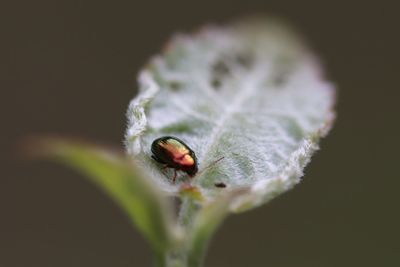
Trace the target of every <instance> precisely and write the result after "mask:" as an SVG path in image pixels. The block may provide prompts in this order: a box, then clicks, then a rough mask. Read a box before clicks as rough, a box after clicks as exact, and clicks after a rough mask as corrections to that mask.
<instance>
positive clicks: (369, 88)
mask: <svg viewBox="0 0 400 267" xmlns="http://www.w3.org/2000/svg"><path fill="white" fill-rule="evenodd" d="M0 10H1V11H0V12H1V14H0V25H1V26H0V27H2V29H1V32H0V34H1V39H0V51H1V55H0V78H1V84H0V88H1V89H0V92H1V98H0V100H1V103H0V108H1V110H0V111H1V112H0V119H1V126H0V127H1V128H0V137H1V138H0V148H1V161H0V162H1V165H0V166H1V169H0V170H1V176H0V266H1V267H23V266H34V267H54V266H56V267H70V266H71V267H72V266H73V267H80V266H82V267H89V266H93V267H94V266H96V267H102V266H104V267H110V266H115V267H128V266H130V267H132V266H150V262H151V255H150V252H149V250H148V247H147V244H146V243H145V241H144V240H143V239H142V238H141V236H140V235H139V233H138V232H137V231H136V230H135V229H132V228H131V226H130V224H129V221H128V219H127V218H126V217H125V215H124V214H122V212H121V211H120V210H119V209H118V208H117V207H116V205H114V203H113V202H111V201H110V200H109V199H108V198H106V197H105V196H104V195H103V194H102V192H100V191H98V190H97V189H96V188H95V187H93V186H92V185H91V184H89V183H88V182H87V181H86V180H84V179H83V178H82V177H81V176H80V175H78V174H76V173H75V172H73V171H70V170H68V169H65V168H63V167H62V166H58V165H53V164H51V163H43V162H42V163H33V162H27V161H21V160H20V159H19V158H18V157H17V156H16V155H15V153H14V151H15V149H14V146H15V142H16V141H17V140H18V139H20V138H21V137H24V136H26V135H29V134H35V133H36V134H37V133H39V134H40V133H53V134H61V135H66V136H79V137H84V138H87V139H90V140H95V141H100V142H104V143H108V144H113V145H116V146H122V145H121V143H122V138H123V133H124V129H125V121H126V119H125V115H124V114H125V110H126V107H127V105H128V102H129V100H130V99H131V98H132V97H133V96H134V94H135V88H136V84H135V75H136V73H137V72H138V70H139V69H140V67H141V66H142V65H143V64H144V63H145V62H146V60H147V59H148V58H149V56H151V55H153V54H155V53H157V52H158V51H159V50H160V49H161V47H162V45H163V43H164V42H165V41H166V40H167V39H168V37H169V36H170V35H171V34H172V33H173V32H175V31H190V30H193V29H194V28H196V27H198V26H199V25H202V24H204V23H207V22H224V21H227V20H229V19H231V18H235V17H238V16H242V15H247V14H251V13H258V12H268V13H270V14H273V15H277V16H281V17H283V18H285V19H287V20H289V21H290V22H292V23H293V24H294V25H295V26H297V28H298V29H299V30H300V31H302V32H303V33H304V35H305V36H306V37H307V38H308V40H309V41H310V43H311V44H312V46H313V47H314V50H316V51H317V52H318V53H319V54H320V55H321V57H322V58H323V60H324V62H325V66H326V69H327V70H328V75H329V76H330V78H331V79H332V80H333V81H334V82H335V83H336V84H337V86H338V88H339V90H340V94H339V103H338V110H339V119H338V121H337V124H336V125H335V128H334V130H333V132H332V133H331V134H330V135H329V137H328V138H326V139H324V140H323V143H322V150H321V151H320V152H319V153H317V155H316V156H315V157H314V159H313V161H312V163H311V165H310V166H309V167H308V168H307V169H306V176H305V179H304V181H303V182H302V183H301V184H300V185H299V186H297V187H296V188H295V190H293V191H291V192H289V193H287V194H285V195H283V196H281V197H280V198H278V199H276V200H274V201H273V202H272V203H270V204H269V205H266V206H264V207H262V208H259V209H257V210H254V211H252V212H248V213H246V214H243V215H240V216H232V217H230V219H229V220H228V221H227V222H226V223H225V224H224V227H222V228H221V229H220V230H219V232H218V234H217V235H216V238H215V239H214V242H213V243H212V245H211V247H210V250H209V255H208V258H207V266H214V267H236V266H237V267H239V266H240V267H244V266H250V267H253V266H273V267H291V266H296V267H302V266H304V267H313V266H315V267H317V266H318V267H320V266H326V267H330V266H332V267H338V266H340V267H347V266H349V267H355V266H363V267H367V266H371V267H372V266H373V267H376V266H400V255H399V254H400V245H399V225H400V220H399V197H398V195H399V185H400V177H399V170H398V166H399V142H398V140H397V139H398V138H399V136H400V135H399V130H400V127H399V108H398V106H399V96H400V94H399V83H398V80H399V60H400V57H399V55H400V54H399V47H400V42H399V41H400V38H399V25H400V24H399V22H400V20H399V19H398V17H399V12H398V11H399V6H398V5H396V4H395V1H393V2H389V1H375V3H373V2H372V1H342V2H341V1H326V2H324V1H317V0H316V1H311V0H304V1H290V0H273V1H259V2H257V1H251V0H246V1H241V2H239V1H237V2H233V1H218V2H217V1H211V0H210V1H193V2H189V1H185V2H183V1H182V2H181V3H179V2H176V1H159V2H152V1H145V2H135V1H124V2H122V1H118V2H117V1H109V2H105V1H92V2H85V1H66V0H65V1H48V2H43V1H28V0H26V1H12V2H11V1H9V3H7V2H6V1H2V2H1V7H0Z"/></svg>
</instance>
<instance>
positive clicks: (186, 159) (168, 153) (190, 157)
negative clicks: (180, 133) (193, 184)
mask: <svg viewBox="0 0 400 267" xmlns="http://www.w3.org/2000/svg"><path fill="white" fill-rule="evenodd" d="M151 152H152V153H153V155H152V156H151V157H152V158H153V159H154V160H155V161H157V162H159V163H161V164H165V167H164V168H173V169H174V177H173V178H172V182H174V183H175V180H176V172H177V171H183V172H186V173H187V174H188V175H189V176H190V177H193V176H195V175H196V173H197V172H198V166H197V158H196V155H195V153H194V151H193V150H192V149H191V148H190V147H189V146H188V145H186V144H185V143H184V142H183V141H182V140H179V139H178V138H176V137H172V136H163V137H160V138H157V139H156V140H154V141H153V143H152V144H151Z"/></svg>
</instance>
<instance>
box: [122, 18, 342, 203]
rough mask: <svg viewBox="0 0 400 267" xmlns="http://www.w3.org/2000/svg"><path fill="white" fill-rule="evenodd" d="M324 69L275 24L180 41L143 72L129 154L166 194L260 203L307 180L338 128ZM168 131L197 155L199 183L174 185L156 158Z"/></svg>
mask: <svg viewBox="0 0 400 267" xmlns="http://www.w3.org/2000/svg"><path fill="white" fill-rule="evenodd" d="M321 72H322V71H321V67H320V66H319V64H318V61H317V60H316V58H315V57H314V55H313V54H312V53H311V52H310V51H309V50H308V49H307V48H306V47H305V46H304V45H303V43H302V42H301V39H300V38H299V36H297V35H296V34H295V33H294V32H293V31H291V30H290V29H289V28H288V27H287V26H285V25H283V24H282V23H279V22H277V21H274V20H268V19H263V18H256V19H254V18H253V19H247V20H242V21H239V22H236V23H233V24H231V25H228V26H225V27H219V26H207V27H205V28H203V29H202V30H200V31H199V32H198V33H196V34H194V35H176V36H175V37H174V38H173V39H172V41H171V42H170V43H169V45H168V46H167V48H166V50H165V51H164V53H163V54H162V55H159V56H156V57H154V58H153V59H152V60H151V61H150V63H149V64H148V66H147V67H146V68H145V69H144V70H143V71H142V72H141V73H140V75H139V86H140V88H139V94H138V95H137V97H136V98H134V99H133V100H132V102H131V104H130V106H129V110H128V119H129V125H128V130H127V134H126V145H127V150H128V152H129V153H130V154H132V155H133V156H134V158H135V159H136V160H137V161H138V162H140V163H139V164H141V165H143V166H144V167H145V169H146V171H147V172H148V175H149V176H151V177H153V179H154V181H155V183H158V184H160V186H161V188H163V190H164V191H165V192H167V193H169V194H173V195H177V194H179V192H180V187H181V186H182V184H185V183H191V186H192V187H195V188H197V190H198V191H199V192H201V194H202V196H203V199H204V201H205V202H211V201H213V200H215V199H216V198H218V197H219V196H220V195H223V194H225V192H229V191H232V190H236V189H246V190H244V192H245V193H243V194H242V195H241V196H240V197H237V198H235V201H232V203H231V205H230V207H229V208H230V209H231V210H232V211H242V210H246V209H249V208H253V207H256V206H258V205H261V204H263V203H265V202H267V201H269V200H270V199H272V198H273V197H274V196H276V195H279V194H280V193H282V192H284V191H286V190H288V189H290V188H291V187H293V186H294V185H295V184H296V183H298V182H299V181H300V177H301V176H302V175H303V169H304V167H305V166H306V164H307V163H308V162H309V160H310V157H311V155H312V154H313V153H314V151H315V150H317V148H318V142H319V139H320V137H322V136H324V135H325V134H327V132H328V131H329V129H330V127H331V125H332V122H333V119H334V116H335V115H334V112H333V105H334V100H335V96H334V88H333V86H332V85H331V84H330V83H329V82H327V81H325V80H324V78H323V76H322V75H321ZM165 135H170V136H175V137H178V138H179V139H181V140H183V141H184V142H185V143H186V144H188V145H189V146H190V147H191V148H192V149H193V150H194V151H195V153H196V155H197V158H198V162H199V173H198V174H197V175H196V176H195V177H194V178H193V179H190V178H189V177H187V175H185V174H184V173H181V174H180V177H178V182H177V183H176V184H173V183H172V182H171V179H170V177H171V176H172V171H169V172H166V173H165V172H163V171H161V167H162V166H160V164H158V163H157V162H155V161H154V160H152V159H151V157H150V155H151V151H150V146H151V143H152V141H153V140H154V139H156V138H158V137H160V136H165ZM221 157H224V159H223V160H221V161H220V162H218V163H216V164H213V162H215V161H216V160H217V159H219V158H221ZM208 166H211V167H208ZM216 183H224V184H225V185H226V188H223V189H222V188H218V187H216V186H215V184H216Z"/></svg>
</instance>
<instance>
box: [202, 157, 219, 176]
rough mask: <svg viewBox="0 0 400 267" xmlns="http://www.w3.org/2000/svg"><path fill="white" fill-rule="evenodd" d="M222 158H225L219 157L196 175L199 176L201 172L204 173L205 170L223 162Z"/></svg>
mask: <svg viewBox="0 0 400 267" xmlns="http://www.w3.org/2000/svg"><path fill="white" fill-rule="evenodd" d="M224 158H225V157H220V158H219V159H217V160H215V161H213V162H211V163H210V164H209V165H208V166H207V167H205V168H204V169H202V170H201V171H199V172H198V173H197V174H200V173H202V172H203V171H205V170H207V169H209V168H211V167H213V166H214V165H215V164H217V163H218V162H220V161H221V160H223V159H224Z"/></svg>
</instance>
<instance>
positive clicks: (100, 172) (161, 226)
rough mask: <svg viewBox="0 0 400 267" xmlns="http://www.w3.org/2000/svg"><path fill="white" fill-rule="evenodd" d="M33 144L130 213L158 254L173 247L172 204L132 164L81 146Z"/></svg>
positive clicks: (63, 142) (53, 142) (49, 141)
mask: <svg viewBox="0 0 400 267" xmlns="http://www.w3.org/2000/svg"><path fill="white" fill-rule="evenodd" d="M33 144H34V146H35V151H39V153H40V154H44V155H45V156H50V157H55V158H56V159H58V160H60V161H62V162H64V163H66V164H67V165H70V166H71V167H73V168H75V169H76V170H78V171H80V172H82V173H84V174H86V175H87V177H88V178H89V179H90V181H92V182H93V183H94V184H96V185H97V186H99V187H100V188H101V189H102V190H103V191H105V192H106V193H107V194H108V195H109V196H110V197H111V198H112V199H113V200H114V201H115V202H116V203H117V204H118V205H119V206H120V207H121V208H122V209H123V210H124V211H125V212H126V213H127V215H128V216H129V217H130V219H132V221H133V222H134V223H135V225H136V226H137V227H138V229H139V230H140V231H141V232H142V233H143V235H144V236H145V237H146V238H147V239H148V240H149V242H150V243H151V245H152V246H153V248H154V250H155V251H156V252H157V253H158V254H162V253H163V251H165V250H166V249H168V248H169V247H170V244H171V242H172V240H173V238H174V233H175V229H174V228H173V224H172V222H171V218H172V213H173V212H172V209H171V207H170V205H169V204H170V203H169V201H168V199H166V197H165V196H164V193H162V192H161V191H159V190H157V188H156V187H154V185H152V184H150V183H149V180H148V179H146V177H145V176H143V174H142V173H141V172H140V171H139V170H138V168H137V167H136V166H135V164H134V163H133V162H132V160H127V158H126V157H125V156H123V155H120V154H118V153H114V152H112V151H111V150H106V149H103V148H100V147H96V146H92V145H88V144H84V143H80V142H73V141H67V140H60V139H42V140H39V141H38V140H36V141H35V142H34V143H33ZM36 153H37V152H36Z"/></svg>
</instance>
